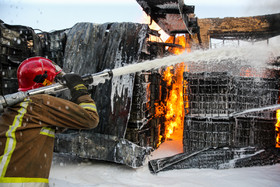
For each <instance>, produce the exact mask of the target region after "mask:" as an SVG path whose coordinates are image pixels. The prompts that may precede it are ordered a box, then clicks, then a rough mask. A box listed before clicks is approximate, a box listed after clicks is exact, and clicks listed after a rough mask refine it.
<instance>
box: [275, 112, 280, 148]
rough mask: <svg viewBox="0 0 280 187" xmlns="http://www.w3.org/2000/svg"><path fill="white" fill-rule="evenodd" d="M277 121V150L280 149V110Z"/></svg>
mask: <svg viewBox="0 0 280 187" xmlns="http://www.w3.org/2000/svg"><path fill="white" fill-rule="evenodd" d="M276 119H277V123H276V124H275V131H276V134H277V135H276V136H277V137H276V146H275V147H277V148H280V109H278V110H276Z"/></svg>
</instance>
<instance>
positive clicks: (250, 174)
mask: <svg viewBox="0 0 280 187" xmlns="http://www.w3.org/2000/svg"><path fill="white" fill-rule="evenodd" d="M176 145H178V144H175V145H174V143H170V142H165V143H163V144H162V145H161V146H160V148H159V149H157V150H156V151H155V152H153V153H152V155H151V156H150V157H149V158H148V160H151V159H156V158H160V157H167V156H171V155H174V154H177V153H179V152H181V146H176ZM49 181H50V187H92V186H100V187H111V186H113V187H158V186H159V187H161V186H172V187H185V186H190V187H197V186H200V187H201V186H203V187H204V186H207V187H212V186H213V187H214V186H215V187H219V186H222V187H224V186H227V187H231V186H234V187H236V186H238V187H251V186H252V187H264V186H265V187H276V186H277V187H278V186H279V185H280V164H277V165H272V166H262V167H248V168H234V169H224V170H215V169H182V170H171V171H164V172H159V173H158V174H151V173H150V171H149V169H148V165H147V164H145V165H144V166H143V167H141V168H137V169H132V168H129V167H127V166H124V165H120V164H116V163H110V162H103V161H92V160H81V159H74V158H70V157H66V156H61V155H58V154H54V159H53V165H52V168H51V173H50V180H49Z"/></svg>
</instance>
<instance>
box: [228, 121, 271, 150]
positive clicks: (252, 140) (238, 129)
mask: <svg viewBox="0 0 280 187" xmlns="http://www.w3.org/2000/svg"><path fill="white" fill-rule="evenodd" d="M275 123H276V121H275V120H273V119H262V118H254V117H251V118H249V117H242V118H241V117H238V118H235V123H234V126H233V130H234V131H233V138H234V139H233V142H234V146H235V147H245V146H253V147H258V148H267V147H274V146H275V131H274V129H275V127H274V125H275Z"/></svg>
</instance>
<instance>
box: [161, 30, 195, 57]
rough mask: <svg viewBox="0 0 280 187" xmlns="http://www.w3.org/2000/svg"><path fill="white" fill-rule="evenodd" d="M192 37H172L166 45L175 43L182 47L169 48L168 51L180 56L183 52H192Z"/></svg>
mask: <svg viewBox="0 0 280 187" xmlns="http://www.w3.org/2000/svg"><path fill="white" fill-rule="evenodd" d="M190 40H191V39H190V36H189V35H181V36H178V37H176V38H175V36H170V37H169V38H168V39H167V40H166V41H165V43H173V44H178V45H180V46H181V47H169V48H168V51H169V52H171V53H173V54H176V55H179V54H182V53H183V52H185V51H186V52H188V53H189V52H191V46H190Z"/></svg>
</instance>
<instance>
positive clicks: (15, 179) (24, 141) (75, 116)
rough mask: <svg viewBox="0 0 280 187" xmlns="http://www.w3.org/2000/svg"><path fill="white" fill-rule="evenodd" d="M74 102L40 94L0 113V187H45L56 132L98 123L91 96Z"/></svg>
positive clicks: (88, 126) (93, 125) (87, 127)
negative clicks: (61, 129) (58, 129)
mask: <svg viewBox="0 0 280 187" xmlns="http://www.w3.org/2000/svg"><path fill="white" fill-rule="evenodd" d="M77 102H78V103H77V104H75V103H72V102H70V101H67V100H64V99H60V98H56V97H53V96H49V95H45V94H42V95H36V96H31V97H30V98H27V99H26V100H25V101H23V102H21V103H20V104H17V105H15V106H13V107H10V108H8V109H7V110H6V111H5V113H3V114H2V116H1V117H0V155H1V156H0V186H3V184H5V185H4V186H22V185H23V186H24V185H25V186H28V187H29V186H32V185H33V186H48V177H49V172H50V167H51V162H52V155H53V147H54V138H55V130H56V129H57V128H60V127H61V128H73V129H89V128H94V127H96V126H97V124H98V121H99V117H98V114H97V110H96V106H95V103H94V101H93V100H92V99H91V98H90V96H88V95H86V96H82V97H80V98H79V99H78V101H77ZM1 183H2V185H1Z"/></svg>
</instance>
